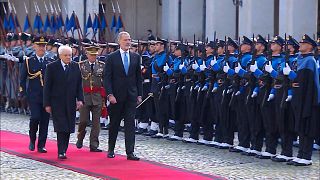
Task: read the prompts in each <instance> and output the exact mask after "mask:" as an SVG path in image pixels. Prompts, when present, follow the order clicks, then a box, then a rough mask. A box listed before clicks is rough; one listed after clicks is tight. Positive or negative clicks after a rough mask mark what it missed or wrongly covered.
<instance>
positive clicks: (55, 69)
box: [43, 60, 84, 133]
mask: <svg viewBox="0 0 320 180" xmlns="http://www.w3.org/2000/svg"><path fill="white" fill-rule="evenodd" d="M83 99H84V98H83V89H82V79H81V72H80V68H79V65H78V64H77V63H76V62H70V64H69V72H68V74H67V75H66V74H65V71H64V68H63V67H62V65H61V61H60V60H57V61H54V62H53V63H50V64H49V65H48V66H47V69H46V74H45V84H44V90H43V105H44V106H45V107H46V106H51V110H52V118H53V126H54V130H55V132H69V133H73V132H74V130H75V117H76V101H77V100H78V101H83Z"/></svg>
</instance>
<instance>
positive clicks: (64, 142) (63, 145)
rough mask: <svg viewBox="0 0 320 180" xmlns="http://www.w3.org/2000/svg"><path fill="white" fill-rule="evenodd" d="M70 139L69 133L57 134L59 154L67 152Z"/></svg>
mask: <svg viewBox="0 0 320 180" xmlns="http://www.w3.org/2000/svg"><path fill="white" fill-rule="evenodd" d="M69 139H70V133H69V132H57V144H58V154H62V153H66V152H67V149H68V145H69Z"/></svg>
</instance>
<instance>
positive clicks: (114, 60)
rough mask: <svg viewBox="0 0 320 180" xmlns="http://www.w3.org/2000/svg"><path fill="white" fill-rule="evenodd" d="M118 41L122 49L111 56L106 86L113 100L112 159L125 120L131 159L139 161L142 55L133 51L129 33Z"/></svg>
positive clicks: (128, 151) (106, 67)
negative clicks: (136, 147) (137, 125)
mask: <svg viewBox="0 0 320 180" xmlns="http://www.w3.org/2000/svg"><path fill="white" fill-rule="evenodd" d="M118 42H119V45H120V49H119V50H117V51H115V52H113V53H111V54H110V55H109V56H108V59H107V61H106V66H105V70H104V71H105V76H104V87H105V89H106V94H107V97H108V100H109V101H110V106H109V113H110V128H109V142H108V145H109V148H108V158H114V157H115V155H114V147H115V144H116V139H117V136H118V130H119V126H120V122H121V120H122V119H124V128H125V145H126V154H127V159H128V160H135V161H138V160H139V158H138V157H137V156H136V155H135V154H134V153H133V152H134V143H135V125H134V118H135V112H136V105H137V103H141V102H142V77H141V65H140V56H139V55H138V54H136V53H131V52H129V48H130V45H131V38H130V34H129V33H128V32H120V33H119V35H118Z"/></svg>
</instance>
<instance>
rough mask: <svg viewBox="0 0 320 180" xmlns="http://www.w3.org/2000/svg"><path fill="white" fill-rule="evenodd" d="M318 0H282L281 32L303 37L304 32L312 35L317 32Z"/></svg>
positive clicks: (297, 37) (282, 34) (298, 37)
mask: <svg viewBox="0 0 320 180" xmlns="http://www.w3.org/2000/svg"><path fill="white" fill-rule="evenodd" d="M318 3H319V2H318V0H308V1H301V0H281V1H280V17H279V18H280V19H279V34H280V35H281V36H284V33H287V34H289V35H292V36H293V37H294V38H296V39H301V37H302V35H303V34H308V35H309V36H310V37H312V36H313V34H316V32H317V16H318V14H317V13H318Z"/></svg>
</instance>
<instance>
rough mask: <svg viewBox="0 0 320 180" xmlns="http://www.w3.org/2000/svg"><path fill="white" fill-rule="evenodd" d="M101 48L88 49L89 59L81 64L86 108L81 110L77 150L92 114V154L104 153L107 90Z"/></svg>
mask: <svg viewBox="0 0 320 180" xmlns="http://www.w3.org/2000/svg"><path fill="white" fill-rule="evenodd" d="M98 49H99V47H96V46H91V47H88V48H86V51H87V57H88V59H86V60H84V61H81V62H79V66H80V70H81V74H82V83H83V92H84V106H83V107H82V108H80V110H79V111H80V124H79V127H78V141H77V144H76V145H77V148H79V149H80V148H82V146H83V139H84V137H85V134H86V126H87V122H88V120H89V118H90V112H91V113H92V128H91V132H90V152H102V150H100V149H98V147H99V133H100V116H101V110H102V108H103V107H104V108H105V90H104V88H103V79H102V78H103V75H104V70H103V69H104V65H105V64H104V62H102V61H98V60H97V55H98Z"/></svg>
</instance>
